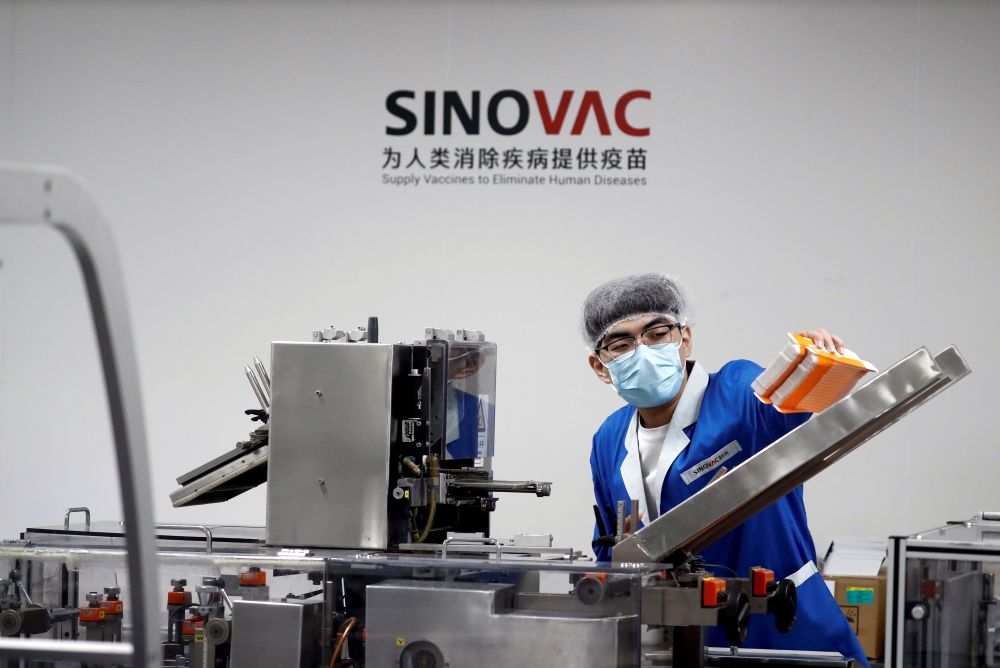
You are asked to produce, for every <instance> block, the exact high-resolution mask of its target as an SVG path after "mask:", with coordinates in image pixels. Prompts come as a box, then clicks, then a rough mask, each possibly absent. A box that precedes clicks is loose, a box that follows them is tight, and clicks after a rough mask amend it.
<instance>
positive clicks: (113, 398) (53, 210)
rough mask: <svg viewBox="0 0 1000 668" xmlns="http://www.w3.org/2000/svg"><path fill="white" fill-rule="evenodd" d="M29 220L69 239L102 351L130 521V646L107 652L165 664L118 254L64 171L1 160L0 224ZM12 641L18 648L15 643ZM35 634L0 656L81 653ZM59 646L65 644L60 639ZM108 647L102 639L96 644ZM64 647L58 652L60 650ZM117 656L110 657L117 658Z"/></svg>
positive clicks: (0, 644)
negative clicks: (51, 228) (162, 658)
mask: <svg viewBox="0 0 1000 668" xmlns="http://www.w3.org/2000/svg"><path fill="white" fill-rule="evenodd" d="M24 223H34V224H41V225H46V226H51V227H53V228H55V229H56V230H57V231H59V232H61V233H62V234H63V235H64V236H65V237H66V240H67V241H68V242H69V244H70V246H71V248H72V249H73V253H74V255H75V256H76V259H77V262H78V263H79V266H80V270H81V273H82V275H83V281H84V285H85V287H86V290H87V297H88V301H89V304H90V314H91V317H92V320H93V324H94V330H95V334H96V338H97V348H98V351H99V352H100V356H101V368H102V371H103V375H104V385H105V389H106V390H107V396H108V408H109V411H110V417H111V430H112V433H113V434H114V444H115V454H116V456H117V460H118V482H119V484H120V486H121V500H122V509H123V512H124V515H125V521H126V523H127V524H128V531H127V532H126V540H127V541H128V553H127V564H128V571H129V587H130V589H129V591H130V593H131V597H132V605H131V610H132V628H133V631H134V633H133V635H132V642H133V643H134V644H133V645H132V646H126V645H124V644H122V646H121V647H117V648H115V651H114V652H111V651H110V650H101V651H105V652H107V653H108V654H109V655H110V654H112V653H114V654H115V655H117V656H119V657H120V656H121V655H122V654H125V655H128V654H129V653H130V652H129V650H130V649H132V650H133V652H132V653H131V654H132V664H133V665H135V666H158V665H160V663H161V662H162V660H161V650H160V630H159V625H158V623H157V621H156V620H157V619H159V617H160V607H159V601H158V600H157V599H158V597H157V595H156V592H157V591H159V587H158V582H157V574H156V546H155V541H154V538H153V529H152V526H151V525H152V523H153V497H152V495H151V493H150V489H151V488H152V486H151V484H150V475H149V461H148V459H147V452H146V428H145V421H144V420H143V415H142V390H141V388H140V386H139V372H138V368H137V366H136V355H135V346H134V345H133V341H132V328H131V323H130V322H129V312H128V300H127V299H126V296H125V289H124V286H125V282H124V280H123V274H122V271H121V266H120V265H119V263H118V253H117V251H116V249H115V246H114V242H113V240H112V238H111V234H110V233H109V231H108V228H107V225H106V224H105V222H104V220H103V217H102V216H101V213H100V210H99V209H98V207H97V204H96V203H95V202H94V198H93V197H92V196H91V194H90V193H89V192H88V191H87V189H86V188H85V187H84V186H83V185H82V184H81V183H80V182H79V181H78V180H77V179H76V177H74V176H73V175H72V174H70V173H69V172H66V171H62V170H57V169H53V168H51V167H28V166H24V165H14V164H10V163H0V226H3V225H7V224H15V225H20V224H24ZM15 642H16V643H17V644H16V645H15V644H14V643H15ZM51 644H52V643H51V641H43V640H40V639H31V640H25V639H17V640H16V641H15V640H13V639H3V641H0V655H4V656H10V655H11V653H12V652H18V651H23V654H22V656H25V657H39V656H41V655H42V654H43V653H44V654H46V655H47V656H54V655H56V654H60V655H61V656H63V657H66V656H69V657H72V658H79V657H80V656H81V655H83V651H82V648H81V647H80V645H81V643H80V641H76V642H72V643H65V645H66V647H65V648H56V647H51ZM59 644H63V643H59ZM96 644H99V645H106V644H107V643H96ZM60 650H61V651H60ZM117 662H118V661H114V663H117Z"/></svg>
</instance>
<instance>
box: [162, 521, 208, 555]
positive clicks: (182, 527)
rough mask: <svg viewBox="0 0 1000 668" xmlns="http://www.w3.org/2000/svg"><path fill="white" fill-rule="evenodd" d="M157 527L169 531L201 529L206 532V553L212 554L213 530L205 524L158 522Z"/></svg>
mask: <svg viewBox="0 0 1000 668" xmlns="http://www.w3.org/2000/svg"><path fill="white" fill-rule="evenodd" d="M156 528H157V529H166V530H167V531H201V532H203V533H204V534H205V553H206V554H212V530H211V529H209V528H208V527H207V526H205V525H204V524H157V525H156Z"/></svg>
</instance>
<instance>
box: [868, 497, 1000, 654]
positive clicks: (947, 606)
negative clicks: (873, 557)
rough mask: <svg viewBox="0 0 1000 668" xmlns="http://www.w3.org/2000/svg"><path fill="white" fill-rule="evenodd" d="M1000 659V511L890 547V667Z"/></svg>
mask: <svg viewBox="0 0 1000 668" xmlns="http://www.w3.org/2000/svg"><path fill="white" fill-rule="evenodd" d="M997 665H1000V513H996V512H981V513H978V514H977V515H975V516H973V517H972V518H970V519H968V520H963V521H959V522H950V523H948V524H946V525H945V526H942V527H937V528H934V529H929V530H927V531H921V532H920V533H917V534H913V535H911V536H894V537H892V538H891V539H890V545H889V580H888V597H887V605H886V666H893V667H903V666H906V667H907V668H909V667H911V666H913V667H916V668H981V667H985V666H997Z"/></svg>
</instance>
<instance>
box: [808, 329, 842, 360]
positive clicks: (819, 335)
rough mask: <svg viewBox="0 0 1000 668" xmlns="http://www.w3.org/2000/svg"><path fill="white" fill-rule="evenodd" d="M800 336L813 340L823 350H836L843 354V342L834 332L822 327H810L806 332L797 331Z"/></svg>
mask: <svg viewBox="0 0 1000 668" xmlns="http://www.w3.org/2000/svg"><path fill="white" fill-rule="evenodd" d="M799 335H800V336H805V337H807V338H810V339H812V340H813V343H815V344H816V345H817V346H819V347H820V348H822V349H823V350H830V351H836V352H838V353H840V354H841V355H843V354H844V342H843V340H841V338H840V337H839V336H837V335H836V334H831V333H830V332H828V331H826V330H825V329H823V328H819V329H810V330H809V331H808V332H799Z"/></svg>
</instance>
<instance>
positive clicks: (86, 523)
mask: <svg viewBox="0 0 1000 668" xmlns="http://www.w3.org/2000/svg"><path fill="white" fill-rule="evenodd" d="M73 513H83V516H84V518H85V519H84V520H83V526H84V529H83V530H84V531H90V508H88V507H87V506H78V507H76V508H70V509H69V510H67V511H66V517H65V519H63V531H69V516H70V515H72V514H73Z"/></svg>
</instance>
